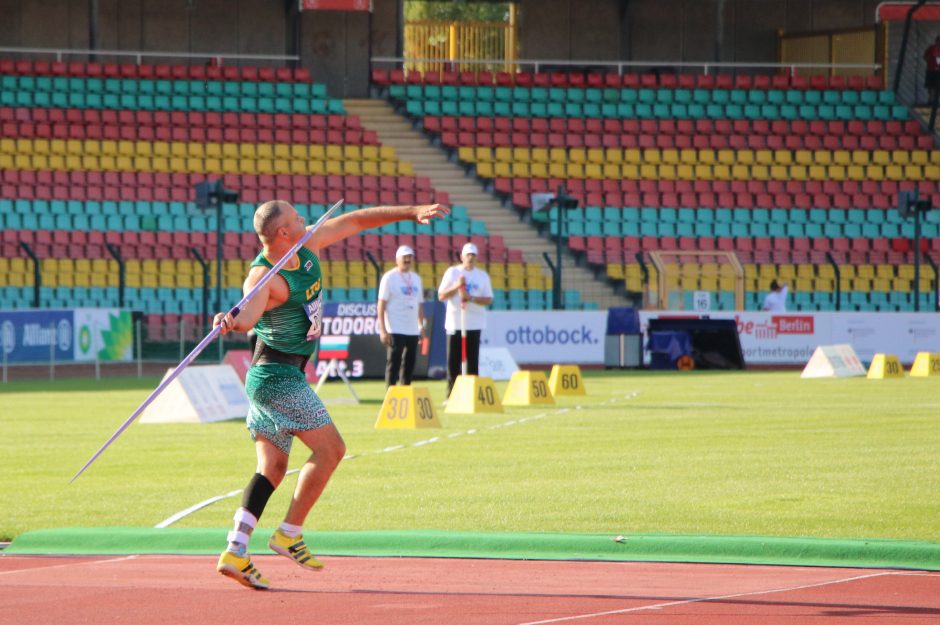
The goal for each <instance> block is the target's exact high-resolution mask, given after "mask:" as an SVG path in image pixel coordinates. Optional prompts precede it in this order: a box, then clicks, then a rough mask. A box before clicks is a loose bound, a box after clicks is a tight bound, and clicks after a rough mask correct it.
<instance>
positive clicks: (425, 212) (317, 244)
mask: <svg viewBox="0 0 940 625" xmlns="http://www.w3.org/2000/svg"><path fill="white" fill-rule="evenodd" d="M449 212H450V209H449V208H447V207H446V206H443V205H441V204H423V205H419V206H374V207H372V208H363V209H360V210H357V211H353V212H351V213H346V214H345V215H340V216H339V217H335V218H333V219H330V220H329V221H327V222H326V223H325V224H323V225H322V226H321V227H320V229H319V230H317V231H316V232H315V233H314V235H313V236H312V237H310V240H309V241H307V243H306V247H308V248H309V249H310V250H312V251H313V252H318V251H319V250H321V249H322V248H324V247H327V246H328V245H332V244H333V243H336V242H337V241H342V240H343V239H345V238H346V237H350V236H352V235H354V234H358V233H360V232H362V231H363V230H369V229H370V228H379V227H381V226H384V225H385V224H390V223H392V222H395V221H416V222H417V223H419V224H426V223H429V222H430V221H431V220H432V219H434V218H441V217H444V216H445V215H447V214H448V213H449Z"/></svg>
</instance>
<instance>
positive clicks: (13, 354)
mask: <svg viewBox="0 0 940 625" xmlns="http://www.w3.org/2000/svg"><path fill="white" fill-rule="evenodd" d="M132 330H133V319H132V317H131V313H130V311H127V310H119V309H116V308H75V309H71V310H8V311H0V345H2V348H3V356H4V358H5V359H6V362H8V363H45V362H49V360H50V358H54V359H55V360H56V361H57V362H75V361H78V362H91V361H94V360H95V359H96V358H97V360H99V361H101V362H121V361H129V360H131V359H132V358H133V336H134V333H133V331H132Z"/></svg>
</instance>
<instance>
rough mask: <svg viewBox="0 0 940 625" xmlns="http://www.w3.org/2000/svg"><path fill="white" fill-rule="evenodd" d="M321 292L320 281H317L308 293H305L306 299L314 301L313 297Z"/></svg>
mask: <svg viewBox="0 0 940 625" xmlns="http://www.w3.org/2000/svg"><path fill="white" fill-rule="evenodd" d="M319 290H320V281H319V280H317V281H316V282H314V283H313V286H311V287H310V288H309V289H307V292H306V293H304V297H306V298H307V299H308V300H309V299H313V296H314V295H315V294H316V292H317V291H319Z"/></svg>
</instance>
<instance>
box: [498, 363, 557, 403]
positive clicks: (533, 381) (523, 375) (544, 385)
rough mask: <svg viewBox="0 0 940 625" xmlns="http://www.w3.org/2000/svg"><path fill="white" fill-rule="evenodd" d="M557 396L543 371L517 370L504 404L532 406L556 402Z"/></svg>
mask: <svg viewBox="0 0 940 625" xmlns="http://www.w3.org/2000/svg"><path fill="white" fill-rule="evenodd" d="M554 403H555V398H554V397H553V396H552V392H551V390H549V388H548V380H547V379H545V374H544V373H543V372H541V371H516V372H515V373H513V374H512V378H511V379H510V380H509V386H508V387H507V388H506V395H504V396H503V405H504V406H532V405H535V404H554Z"/></svg>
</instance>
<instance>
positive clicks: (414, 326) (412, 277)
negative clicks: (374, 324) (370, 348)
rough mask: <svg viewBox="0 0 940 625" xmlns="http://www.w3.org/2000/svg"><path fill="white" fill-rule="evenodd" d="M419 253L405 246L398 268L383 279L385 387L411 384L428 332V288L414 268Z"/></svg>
mask: <svg viewBox="0 0 940 625" xmlns="http://www.w3.org/2000/svg"><path fill="white" fill-rule="evenodd" d="M414 259H415V252H414V250H413V249H411V248H410V247H408V246H407V245H402V246H400V247H399V248H398V251H396V252H395V268H394V269H392V270H391V271H388V272H386V273H385V275H383V276H382V279H381V280H380V281H379V306H378V326H379V338H380V339H381V340H382V344H383V345H385V346H386V347H388V353H387V354H386V363H385V386H386V388H387V387H389V386H394V385H395V384H398V383H399V382H401V383H402V384H404V385H406V386H407V385H409V384H411V378H412V374H413V373H414V369H415V358H416V357H417V351H418V341H419V340H420V339H421V338H422V336H423V335H424V311H423V310H421V309H422V304H423V303H424V289H423V288H422V286H421V276H419V275H418V274H417V273H415V272H414V271H412V270H411V269H412V267H413V266H414Z"/></svg>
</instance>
